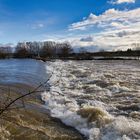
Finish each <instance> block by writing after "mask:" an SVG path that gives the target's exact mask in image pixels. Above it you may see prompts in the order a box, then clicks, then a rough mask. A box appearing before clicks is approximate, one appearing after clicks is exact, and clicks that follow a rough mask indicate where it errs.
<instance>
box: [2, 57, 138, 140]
mask: <svg viewBox="0 0 140 140" xmlns="http://www.w3.org/2000/svg"><path fill="white" fill-rule="evenodd" d="M52 73H53V75H52ZM48 74H51V75H52V76H51V78H50V80H49V85H50V91H49V92H44V93H42V100H44V101H45V103H46V108H47V109H49V110H50V113H51V116H52V117H56V118H59V119H61V120H62V122H63V123H65V124H67V125H70V126H72V127H75V128H76V129H77V130H78V131H79V132H80V133H82V134H84V135H85V136H86V137H87V138H88V139H90V140H140V61H139V60H138V61H136V60H132V61H125V60H124V61H66V62H64V61H56V62H48V63H44V62H41V61H36V60H26V59H25V60H16V59H11V60H0V83H2V84H16V83H18V84H20V83H21V84H26V85H31V86H34V85H38V84H39V83H41V82H44V81H46V80H47V75H48Z"/></svg>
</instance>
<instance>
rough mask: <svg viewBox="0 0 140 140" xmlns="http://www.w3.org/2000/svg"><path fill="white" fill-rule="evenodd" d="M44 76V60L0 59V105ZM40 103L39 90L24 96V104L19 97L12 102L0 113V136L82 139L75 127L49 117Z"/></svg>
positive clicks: (6, 138)
mask: <svg viewBox="0 0 140 140" xmlns="http://www.w3.org/2000/svg"><path fill="white" fill-rule="evenodd" d="M47 77H48V76H47V74H46V63H44V62H41V61H36V60H30V59H29V60H27V59H26V60H24V59H23V60H16V59H11V60H0V107H2V106H3V105H4V104H5V103H6V104H7V103H8V102H9V101H10V100H11V99H15V98H17V97H19V95H21V94H25V93H27V92H29V90H32V89H34V87H36V86H37V85H38V84H40V83H42V82H44V81H46V80H47ZM43 89H45V88H43ZM41 90H42V89H41ZM43 104H44V102H42V101H41V95H40V93H36V94H34V95H32V96H29V97H26V98H25V99H24V106H23V101H22V100H21V101H18V102H17V103H16V104H14V105H13V106H11V109H10V110H8V111H6V112H5V113H4V114H3V115H2V116H0V140H82V139H83V136H82V135H81V134H80V133H79V132H78V131H76V130H75V129H73V128H72V127H68V126H66V125H64V124H63V123H62V122H61V121H60V120H58V119H55V118H53V117H51V116H50V112H49V111H48V110H47V109H46V108H45V107H44V105H43ZM17 107H18V108H17ZM15 108H16V109H15Z"/></svg>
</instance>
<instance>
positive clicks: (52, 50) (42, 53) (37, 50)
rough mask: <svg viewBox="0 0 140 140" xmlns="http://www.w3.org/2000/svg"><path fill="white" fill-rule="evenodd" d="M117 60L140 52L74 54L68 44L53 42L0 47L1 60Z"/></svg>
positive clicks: (21, 43)
mask: <svg viewBox="0 0 140 140" xmlns="http://www.w3.org/2000/svg"><path fill="white" fill-rule="evenodd" d="M99 57H100V59H116V58H120V57H136V58H139V57H140V50H139V49H137V50H131V49H128V50H127V51H121V50H119V51H112V52H110V51H104V50H101V51H99V52H94V53H93V52H87V51H86V50H85V49H79V52H77V53H76V52H74V50H73V48H72V46H71V45H70V43H68V42H63V43H56V42H53V41H45V42H35V41H34V42H19V43H18V44H17V45H16V47H14V48H12V47H10V46H7V47H0V58H1V59H4V58H33V59H42V60H44V61H45V60H49V59H72V60H92V59H97V58H99Z"/></svg>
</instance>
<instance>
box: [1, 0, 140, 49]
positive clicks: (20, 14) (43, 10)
mask: <svg viewBox="0 0 140 140" xmlns="http://www.w3.org/2000/svg"><path fill="white" fill-rule="evenodd" d="M45 40H52V41H59V42H61V41H69V42H70V43H71V44H72V46H73V47H75V48H81V47H84V48H85V49H87V50H90V51H98V50H101V49H105V50H119V49H122V50H125V49H127V48H135V47H140V44H139V43H140V0H0V44H7V43H12V44H16V43H17V42H20V41H45Z"/></svg>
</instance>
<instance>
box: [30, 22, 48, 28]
mask: <svg viewBox="0 0 140 140" xmlns="http://www.w3.org/2000/svg"><path fill="white" fill-rule="evenodd" d="M44 26H45V25H44V24H43V23H37V24H33V25H32V29H40V28H43V27H44Z"/></svg>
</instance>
